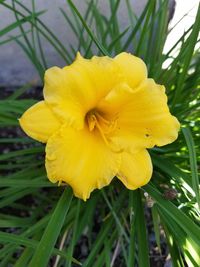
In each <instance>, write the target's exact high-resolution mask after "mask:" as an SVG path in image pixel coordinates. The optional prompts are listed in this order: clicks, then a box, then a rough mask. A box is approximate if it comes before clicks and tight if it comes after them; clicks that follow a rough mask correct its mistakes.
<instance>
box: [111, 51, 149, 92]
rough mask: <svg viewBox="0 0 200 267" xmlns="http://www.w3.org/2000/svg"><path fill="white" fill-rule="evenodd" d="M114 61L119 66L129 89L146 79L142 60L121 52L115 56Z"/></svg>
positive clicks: (145, 69) (145, 70)
mask: <svg viewBox="0 0 200 267" xmlns="http://www.w3.org/2000/svg"><path fill="white" fill-rule="evenodd" d="M114 61H115V63H117V64H118V65H119V68H120V71H121V73H122V75H123V76H124V80H125V82H127V84H128V85H129V86H130V87H131V88H135V87H137V86H138V85H139V84H140V83H141V82H142V81H144V80H145V79H146V78H147V68H146V65H145V63H144V62H143V61H142V59H140V58H138V57H136V56H133V55H131V54H129V53H126V52H123V53H120V54H119V55H117V56H116V57H115V58H114Z"/></svg>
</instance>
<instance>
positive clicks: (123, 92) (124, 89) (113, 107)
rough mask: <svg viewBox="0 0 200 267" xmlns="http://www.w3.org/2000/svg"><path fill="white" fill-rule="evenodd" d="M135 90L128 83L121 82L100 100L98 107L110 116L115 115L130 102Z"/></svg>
mask: <svg viewBox="0 0 200 267" xmlns="http://www.w3.org/2000/svg"><path fill="white" fill-rule="evenodd" d="M132 94H133V90H132V89H131V88H130V87H129V86H128V85H127V84H126V83H119V84H118V85H117V86H116V87H114V88H113V89H112V90H111V91H110V92H109V93H108V94H107V95H106V96H105V97H104V98H102V100H101V101H100V102H99V104H98V106H97V109H98V110H100V111H102V113H105V114H106V115H108V116H110V117H115V116H116V115H117V114H118V113H119V112H120V110H121V109H122V108H123V107H124V105H126V104H127V103H129V102H130V97H132Z"/></svg>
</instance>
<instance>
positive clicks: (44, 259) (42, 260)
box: [29, 188, 72, 267]
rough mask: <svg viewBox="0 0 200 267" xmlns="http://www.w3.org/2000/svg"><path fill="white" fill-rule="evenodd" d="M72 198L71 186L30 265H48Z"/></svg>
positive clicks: (63, 196) (64, 194)
mask: <svg viewBox="0 0 200 267" xmlns="http://www.w3.org/2000/svg"><path fill="white" fill-rule="evenodd" d="M71 200H72V192H71V189H70V188H67V189H65V191H64V192H63V194H62V196H61V197H60V200H59V201H58V204H57V206H56V208H55V210H54V212H53V214H52V216H51V219H50V221H49V223H48V225H47V227H46V229H45V231H44V234H43V236H42V238H41V240H40V242H39V244H38V246H37V249H36V251H35V253H34V255H33V257H32V259H31V262H30V264H29V267H35V266H43V267H45V266H47V264H48V262H49V259H50V257H51V254H52V251H53V248H54V246H55V243H56V240H57V238H58V236H59V234H60V231H61V228H62V226H63V223H64V220H65V217H66V215H67V212H68V210H69V207H70V204H71Z"/></svg>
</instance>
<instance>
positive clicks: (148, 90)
mask: <svg viewBox="0 0 200 267" xmlns="http://www.w3.org/2000/svg"><path fill="white" fill-rule="evenodd" d="M164 89H165V88H164V86H161V85H158V84H156V83H155V82H154V81H153V80H152V79H147V80H146V81H144V82H143V83H142V84H141V85H140V86H139V87H138V89H137V90H135V91H133V93H132V95H131V94H129V95H130V101H129V102H128V103H127V104H126V105H124V106H123V108H121V110H120V112H119V118H118V123H117V127H116V130H115V132H113V133H112V135H113V136H112V137H111V140H112V141H113V142H114V143H116V144H117V145H118V146H121V147H122V148H127V149H128V150H130V151H135V150H136V149H140V148H151V147H153V146H155V145H157V146H163V145H166V144H169V143H171V142H173V141H174V140H175V139H176V138H177V136H178V131H179V128H180V124H179V122H178V120H177V119H176V118H175V117H174V116H172V115H171V114H170V112H169V108H168V106H167V96H166V94H165V91H164Z"/></svg>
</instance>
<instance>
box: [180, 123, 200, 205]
mask: <svg viewBox="0 0 200 267" xmlns="http://www.w3.org/2000/svg"><path fill="white" fill-rule="evenodd" d="M182 132H183V135H184V137H185V140H186V143H187V147H188V151H189V159H190V168H191V175H192V184H193V189H194V192H195V194H196V199H197V203H198V205H199V209H200V192H199V176H198V169H197V157H196V150H195V144H194V140H193V137H192V133H191V131H190V129H189V128H182Z"/></svg>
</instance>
